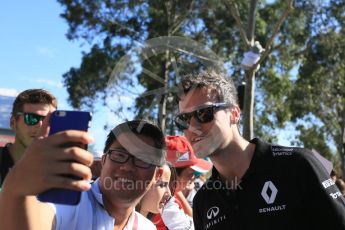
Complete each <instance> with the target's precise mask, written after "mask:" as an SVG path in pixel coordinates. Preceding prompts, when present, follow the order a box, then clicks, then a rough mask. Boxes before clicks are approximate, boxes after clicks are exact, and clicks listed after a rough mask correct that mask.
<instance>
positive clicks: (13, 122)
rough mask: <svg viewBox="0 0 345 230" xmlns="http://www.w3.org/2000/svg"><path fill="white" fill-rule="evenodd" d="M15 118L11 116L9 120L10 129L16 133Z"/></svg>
mask: <svg viewBox="0 0 345 230" xmlns="http://www.w3.org/2000/svg"><path fill="white" fill-rule="evenodd" d="M16 122H17V121H16V117H15V116H13V115H11V118H10V127H11V129H13V131H14V132H16Z"/></svg>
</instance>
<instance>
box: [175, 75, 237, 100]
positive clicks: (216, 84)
mask: <svg viewBox="0 0 345 230" xmlns="http://www.w3.org/2000/svg"><path fill="white" fill-rule="evenodd" d="M180 84H181V86H182V89H181V91H180V92H179V98H178V100H180V98H181V95H183V94H187V93H188V92H189V91H190V90H192V89H195V88H209V89H211V90H215V91H216V92H217V94H218V100H219V102H225V103H227V104H229V105H231V106H234V105H238V93H237V89H236V87H235V84H234V82H233V81H232V79H231V78H230V77H229V76H227V75H226V74H225V73H223V72H217V71H215V70H205V71H201V72H199V73H195V74H194V73H192V74H186V75H183V76H182V77H181V82H180Z"/></svg>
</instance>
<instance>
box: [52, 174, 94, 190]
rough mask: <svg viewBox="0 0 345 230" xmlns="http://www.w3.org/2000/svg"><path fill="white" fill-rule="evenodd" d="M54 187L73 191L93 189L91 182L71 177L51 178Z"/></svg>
mask: <svg viewBox="0 0 345 230" xmlns="http://www.w3.org/2000/svg"><path fill="white" fill-rule="evenodd" d="M51 179H52V181H53V182H54V186H56V187H58V188H65V189H72V190H77V191H87V190H89V189H90V188H91V185H90V182H89V181H86V180H76V179H73V178H70V177H62V176H55V177H52V178H51Z"/></svg>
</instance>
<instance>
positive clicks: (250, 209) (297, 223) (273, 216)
mask: <svg viewBox="0 0 345 230" xmlns="http://www.w3.org/2000/svg"><path fill="white" fill-rule="evenodd" d="M251 142H252V143H254V144H256V149H255V152H254V156H253V159H252V161H251V163H250V166H249V169H248V170H247V172H246V173H245V175H244V176H243V178H242V180H241V182H240V183H238V182H237V183H236V181H235V182H234V183H232V184H225V183H224V182H223V181H222V180H221V179H220V177H219V173H218V171H217V170H216V169H215V168H213V171H212V176H211V178H210V179H209V180H208V181H207V182H206V183H205V184H204V185H203V187H202V188H201V189H200V190H199V191H198V193H197V194H196V196H195V198H194V201H193V219H194V225H195V229H197V230H214V229H255V230H258V229H280V230H281V229H289V230H291V229H332V230H335V229H345V199H344V198H343V197H342V195H341V193H340V192H339V190H338V188H337V187H336V185H335V184H334V183H333V181H332V180H331V179H330V176H329V174H328V173H327V171H326V169H325V168H324V167H323V166H322V165H321V164H320V162H319V161H318V160H317V159H316V157H315V156H314V154H312V152H311V151H309V150H307V149H302V148H293V147H283V146H272V145H270V144H267V143H264V142H263V141H261V140H259V139H253V140H252V141H251Z"/></svg>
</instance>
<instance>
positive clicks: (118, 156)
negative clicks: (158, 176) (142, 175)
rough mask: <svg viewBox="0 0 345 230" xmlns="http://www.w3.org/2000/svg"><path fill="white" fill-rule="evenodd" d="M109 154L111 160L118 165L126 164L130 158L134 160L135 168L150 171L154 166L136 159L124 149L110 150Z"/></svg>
mask: <svg viewBox="0 0 345 230" xmlns="http://www.w3.org/2000/svg"><path fill="white" fill-rule="evenodd" d="M107 154H108V155H109V158H110V160H112V161H113V162H116V163H120V164H123V163H126V162H127V161H128V160H129V159H130V158H132V163H133V165H134V166H135V167H138V168H142V169H148V168H151V167H152V166H154V165H153V164H150V163H147V162H145V161H142V160H140V159H138V158H136V157H135V156H132V155H131V154H130V153H127V152H125V150H122V149H109V150H108V151H107Z"/></svg>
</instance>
